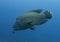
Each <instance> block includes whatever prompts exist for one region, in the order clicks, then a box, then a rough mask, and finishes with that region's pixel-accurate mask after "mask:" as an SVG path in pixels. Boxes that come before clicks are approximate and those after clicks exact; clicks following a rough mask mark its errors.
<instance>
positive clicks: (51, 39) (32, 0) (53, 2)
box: [0, 0, 60, 42]
mask: <svg viewBox="0 0 60 42" xmlns="http://www.w3.org/2000/svg"><path fill="white" fill-rule="evenodd" d="M34 9H44V10H49V11H51V12H52V15H53V17H52V19H50V20H49V21H48V22H47V23H45V24H43V25H39V26H36V27H35V28H36V30H23V31H17V32H15V34H13V33H12V31H13V24H14V23H15V20H16V18H17V17H18V16H20V15H21V14H22V13H23V12H25V11H30V10H34ZM0 42H60V0H0Z"/></svg>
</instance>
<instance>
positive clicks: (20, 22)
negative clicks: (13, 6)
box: [13, 9, 52, 31]
mask: <svg viewBox="0 0 60 42" xmlns="http://www.w3.org/2000/svg"><path fill="white" fill-rule="evenodd" d="M50 19H52V13H51V12H50V11H48V10H42V9H35V10H30V11H27V12H24V13H22V15H20V16H18V17H17V18H16V22H15V23H14V25H13V30H14V31H21V30H26V29H30V30H35V27H34V26H35V25H42V24H44V23H46V22H47V21H48V20H50Z"/></svg>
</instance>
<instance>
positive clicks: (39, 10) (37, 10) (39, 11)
mask: <svg viewBox="0 0 60 42" xmlns="http://www.w3.org/2000/svg"><path fill="white" fill-rule="evenodd" d="M42 11H43V10H42V9H36V10H32V11H31V12H36V13H41V12H42Z"/></svg>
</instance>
